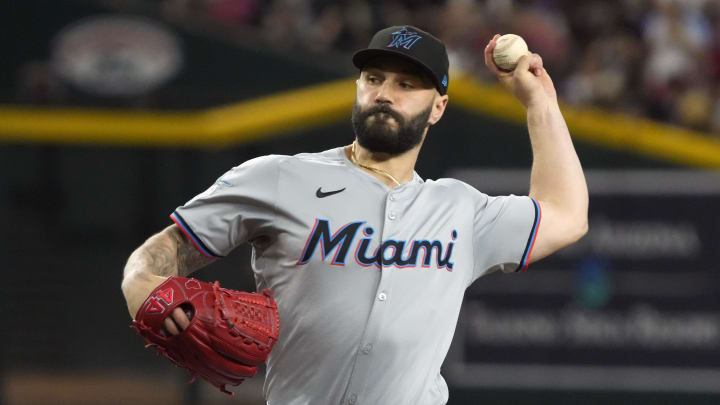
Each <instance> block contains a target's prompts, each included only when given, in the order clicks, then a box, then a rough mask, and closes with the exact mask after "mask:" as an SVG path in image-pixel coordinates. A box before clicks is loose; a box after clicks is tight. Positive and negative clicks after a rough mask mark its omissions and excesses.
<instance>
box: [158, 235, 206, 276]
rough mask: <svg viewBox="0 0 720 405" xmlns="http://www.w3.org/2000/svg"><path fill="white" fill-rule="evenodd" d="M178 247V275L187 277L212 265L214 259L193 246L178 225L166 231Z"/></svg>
mask: <svg viewBox="0 0 720 405" xmlns="http://www.w3.org/2000/svg"><path fill="white" fill-rule="evenodd" d="M166 232H168V233H169V234H170V235H171V236H172V238H173V239H174V240H175V243H176V245H177V254H176V258H177V259H176V262H177V271H178V275H179V276H182V277H185V276H187V275H188V274H190V273H192V272H194V271H195V270H198V269H200V268H202V267H205V266H207V265H208V264H210V263H212V262H213V261H214V259H212V258H209V257H206V256H204V255H203V254H202V253H200V251H199V250H198V249H197V248H196V247H195V246H193V244H192V243H191V242H190V240H188V238H187V237H186V236H185V235H183V233H182V232H181V231H180V229H179V228H178V227H177V225H172V226H170V227H168V228H167V229H166Z"/></svg>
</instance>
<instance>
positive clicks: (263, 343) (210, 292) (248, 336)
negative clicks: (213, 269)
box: [131, 277, 280, 395]
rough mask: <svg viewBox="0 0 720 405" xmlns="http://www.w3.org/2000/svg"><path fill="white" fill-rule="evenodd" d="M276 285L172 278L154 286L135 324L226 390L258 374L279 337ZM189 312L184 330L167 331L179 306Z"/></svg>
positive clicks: (152, 343)
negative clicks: (248, 286)
mask: <svg viewBox="0 0 720 405" xmlns="http://www.w3.org/2000/svg"><path fill="white" fill-rule="evenodd" d="M272 294H273V292H272V291H271V290H264V291H263V292H262V293H260V294H259V293H248V292H244V291H235V290H228V289H225V288H221V287H220V283H218V282H217V281H216V282H215V283H213V284H210V283H206V282H203V281H199V280H196V279H194V278H184V277H170V278H168V279H167V280H166V281H164V282H163V283H162V284H160V285H159V286H158V287H157V288H155V289H154V290H153V292H152V293H150V295H149V296H148V298H147V299H146V300H145V302H144V303H143V304H142V306H141V307H140V309H139V310H138V313H137V315H136V316H135V320H133V323H132V325H131V327H132V328H134V329H135V331H137V333H138V334H139V335H140V336H142V337H143V338H144V339H145V341H146V342H147V343H148V344H147V345H146V346H145V347H155V348H156V349H157V351H158V354H162V355H164V356H165V357H167V358H169V359H170V361H172V362H173V363H174V364H175V365H177V366H179V367H184V368H186V369H188V370H190V373H192V374H193V379H192V380H190V382H193V381H195V377H197V376H200V377H202V378H203V379H205V380H206V381H208V382H209V383H210V384H212V385H214V386H216V387H218V388H219V389H220V390H221V391H223V392H225V393H228V394H231V395H232V393H231V392H230V391H228V390H227V389H226V388H225V385H226V384H230V385H239V384H240V383H241V382H243V380H244V379H246V378H250V377H253V376H254V375H255V373H256V372H257V369H258V365H260V364H262V363H264V362H265V360H266V359H267V357H268V355H269V354H270V350H271V349H272V347H273V345H274V344H275V342H276V341H277V338H278V333H279V327H280V320H279V317H278V310H277V305H276V304H275V300H273V298H272ZM177 307H180V308H182V309H183V311H185V312H186V313H189V315H190V316H189V318H190V325H189V326H188V327H187V328H186V329H185V330H183V331H182V332H181V333H180V334H179V335H175V336H169V337H168V334H167V333H165V332H164V328H163V321H164V319H165V318H166V317H167V316H168V315H170V313H171V312H172V311H173V309H175V308H177Z"/></svg>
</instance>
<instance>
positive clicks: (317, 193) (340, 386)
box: [171, 148, 541, 405]
mask: <svg viewBox="0 0 720 405" xmlns="http://www.w3.org/2000/svg"><path fill="white" fill-rule="evenodd" d="M540 216H541V215H540V207H539V206H538V204H537V203H536V202H535V201H534V200H532V199H531V198H529V197H520V196H514V195H510V196H504V197H489V196H487V195H485V194H483V193H481V192H479V191H477V190H475V189H474V188H472V187H470V186H469V185H467V184H465V183H463V182H461V181H458V180H454V179H440V180H437V181H433V180H427V181H423V180H422V179H421V178H420V176H418V175H417V173H415V174H414V179H413V180H412V181H410V182H409V183H406V184H403V185H401V186H398V187H396V188H394V189H392V190H390V189H388V187H387V186H385V185H384V184H383V183H382V182H380V181H379V180H378V179H376V178H375V177H373V176H371V175H370V174H368V173H366V172H364V171H363V170H361V169H360V168H358V167H356V166H355V165H353V164H352V163H351V162H350V161H349V160H348V159H347V158H346V156H345V153H344V151H343V148H336V149H331V150H328V151H325V152H322V153H307V154H299V155H296V156H276V155H273V156H265V157H260V158H257V159H253V160H250V161H248V162H245V163H244V164H242V165H240V166H237V167H235V168H233V169H232V170H230V171H229V172H227V173H226V174H225V175H223V176H222V177H221V178H220V179H219V180H218V181H217V182H216V183H215V184H214V185H212V186H211V187H210V188H209V189H208V190H207V191H205V192H204V193H202V194H200V195H198V196H197V197H195V198H193V199H192V200H190V201H189V202H188V203H187V204H185V205H184V206H182V207H179V208H178V209H177V210H176V211H175V212H174V213H173V214H172V215H171V217H172V219H173V220H174V221H175V222H176V223H177V224H178V226H180V228H182V229H183V231H184V232H185V233H186V235H187V236H188V238H190V240H192V241H193V243H194V244H195V245H196V246H197V247H198V249H200V250H201V251H202V252H203V253H205V254H206V255H208V256H213V257H222V256H224V255H226V254H228V253H229V252H230V251H231V250H233V249H234V248H235V247H236V246H238V245H240V244H242V243H244V242H249V243H250V244H251V245H252V247H253V254H252V268H253V271H254V275H255V280H256V283H257V288H258V289H264V288H270V289H272V290H275V298H276V300H277V303H278V307H279V313H280V325H281V327H280V337H279V339H278V341H277V344H276V345H275V347H274V349H273V351H272V352H271V354H270V358H269V359H268V366H267V376H266V381H265V387H264V394H265V398H266V400H267V402H268V404H269V405H310V404H312V405H317V404H350V405H354V404H414V405H440V404H444V403H446V402H447V400H448V388H447V385H446V383H445V380H444V379H443V377H442V376H441V375H440V366H441V365H442V362H443V360H444V358H445V356H446V354H447V351H448V349H449V347H450V342H451V340H452V337H453V334H454V332H455V325H456V323H457V318H458V315H459V312H460V305H461V303H462V299H463V294H464V292H465V289H466V288H467V287H468V286H469V285H470V284H471V283H472V282H473V281H474V280H476V279H477V278H478V277H480V276H482V275H484V274H487V273H490V272H493V271H496V270H502V271H505V272H511V271H517V270H519V269H522V268H524V267H525V266H526V264H527V261H528V258H529V256H530V252H531V250H532V245H533V242H534V240H535V234H536V231H537V229H538V225H539V221H540Z"/></svg>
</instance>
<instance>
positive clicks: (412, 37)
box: [387, 27, 422, 49]
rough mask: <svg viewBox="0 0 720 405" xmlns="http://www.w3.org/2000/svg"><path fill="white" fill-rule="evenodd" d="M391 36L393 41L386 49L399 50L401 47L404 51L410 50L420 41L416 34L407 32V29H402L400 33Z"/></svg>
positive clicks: (396, 32)
mask: <svg viewBox="0 0 720 405" xmlns="http://www.w3.org/2000/svg"><path fill="white" fill-rule="evenodd" d="M391 35H392V38H393V39H392V41H390V43H389V44H388V46H387V47H388V48H400V47H401V46H402V47H403V48H405V49H410V48H412V46H413V45H415V43H416V42H417V41H419V40H421V39H422V37H421V36H420V35H418V33H417V32H412V31H408V29H407V27H403V28H402V29H401V30H400V31H395V32H393V33H392V34H391Z"/></svg>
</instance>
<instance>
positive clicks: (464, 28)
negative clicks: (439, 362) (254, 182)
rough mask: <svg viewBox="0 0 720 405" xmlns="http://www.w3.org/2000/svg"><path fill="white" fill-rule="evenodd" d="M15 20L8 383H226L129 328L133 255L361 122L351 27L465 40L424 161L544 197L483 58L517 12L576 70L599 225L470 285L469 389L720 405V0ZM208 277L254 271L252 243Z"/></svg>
mask: <svg viewBox="0 0 720 405" xmlns="http://www.w3.org/2000/svg"><path fill="white" fill-rule="evenodd" d="M0 14H1V15H0V22H2V26H3V27H4V28H5V34H4V35H3V36H2V37H1V38H0V41H2V44H3V57H2V63H0V72H1V74H0V170H2V175H1V176H0V228H1V229H2V230H3V232H2V238H3V239H2V243H0V257H2V261H1V262H0V266H2V267H0V269H1V270H2V274H3V280H2V282H1V283H0V304H1V308H2V319H1V320H2V323H1V324H2V325H3V326H2V332H1V334H0V336H1V337H2V345H1V346H0V403H3V404H145V403H148V404H149V403H153V404H188V405H191V404H200V403H202V404H230V403H241V404H262V403H263V401H262V396H261V386H262V378H256V379H254V380H251V381H248V382H246V383H245V384H243V385H242V386H240V387H239V388H238V389H237V397H235V398H229V397H226V396H224V395H222V394H220V393H218V392H216V390H214V389H210V388H209V386H208V385H207V384H204V383H196V384H192V385H188V384H186V381H187V380H188V376H187V373H185V372H184V371H183V370H179V369H176V368H173V367H171V366H170V365H169V363H168V362H167V361H165V360H163V359H161V358H158V357H156V356H155V355H154V354H153V353H151V351H149V350H142V349H141V347H142V346H141V340H140V338H139V337H137V336H136V335H135V334H134V332H133V331H132V330H130V329H129V328H128V323H129V317H128V314H127V310H126V308H125V305H124V300H123V298H122V295H121V292H120V279H121V275H122V268H123V265H124V262H125V260H126V258H127V256H128V255H129V254H130V252H131V251H132V250H133V249H134V248H135V247H136V246H138V245H139V244H140V243H141V242H142V241H143V240H144V239H145V238H146V237H148V236H149V235H151V234H152V233H154V232H156V231H158V230H160V229H161V228H163V227H164V226H166V225H168V224H169V219H168V215H169V213H170V212H171V211H172V210H173V209H174V208H175V207H176V206H178V205H180V204H182V203H184V202H185V201H186V200H188V199H189V198H191V197H192V196H194V195H195V194H197V193H199V192H200V191H202V190H204V189H205V188H206V187H207V186H208V185H210V184H212V182H213V181H214V180H215V179H216V178H217V177H218V176H219V175H220V174H222V173H223V172H224V171H225V170H227V169H228V168H230V167H231V166H234V165H237V164H239V163H240V162H242V161H245V160H247V159H250V158H252V157H255V156H259V155H264V154H270V153H277V154H295V153H299V152H305V151H320V150H324V149H328V148H330V147H334V146H337V145H340V144H346V143H349V142H350V141H351V139H352V129H351V126H350V122H349V121H350V120H349V117H350V107H351V105H352V100H353V94H354V93H353V91H354V90H353V86H354V83H353V80H354V79H353V77H354V75H356V73H357V72H356V71H355V70H354V68H353V67H352V64H351V62H350V57H349V56H350V54H351V52H352V51H353V50H354V49H357V48H360V47H363V46H365V45H366V43H367V41H368V40H369V38H370V36H371V35H372V33H373V32H375V31H376V30H377V29H379V28H381V27H384V26H388V25H394V24H407V23H409V24H414V25H417V26H420V27H422V28H424V29H427V30H429V31H431V32H434V33H436V35H438V36H439V37H440V38H442V39H443V40H445V41H446V43H447V45H448V47H449V51H450V54H451V67H452V68H453V69H454V70H453V72H452V74H451V79H450V93H449V94H450V107H449V109H448V111H447V113H446V116H445V118H444V119H443V120H442V121H441V122H440V123H439V124H438V125H437V126H436V127H434V128H433V130H432V131H431V132H430V135H429V138H428V140H427V142H426V146H425V148H424V151H423V153H422V154H421V158H420V161H419V164H418V168H417V171H418V172H419V173H420V175H421V176H423V177H426V178H438V177H447V176H453V177H458V178H461V179H463V180H465V181H467V182H469V183H471V184H473V185H475V186H476V187H478V188H479V189H480V190H482V191H485V192H487V193H490V194H506V193H516V194H517V193H520V194H525V193H526V192H527V186H528V175H529V167H530V161H531V154H530V148H529V144H528V140H527V133H526V132H527V130H526V128H525V126H524V116H523V111H522V108H521V107H520V106H519V105H518V104H517V103H516V102H514V101H513V100H512V98H511V97H510V96H508V95H507V94H505V93H504V92H503V91H502V90H500V89H498V87H497V86H496V84H495V83H494V80H493V78H491V77H489V75H488V72H487V71H486V69H485V68H484V66H483V63H482V49H483V48H484V46H485V44H486V42H487V41H488V39H489V38H490V37H491V35H492V34H493V33H495V32H500V33H508V32H513V33H517V34H520V35H522V36H523V37H525V38H526V40H527V42H528V43H529V45H530V48H531V49H532V50H534V51H536V52H538V53H540V54H541V55H542V56H543V58H544V60H545V65H546V66H547V68H548V70H549V71H550V73H551V75H552V76H553V78H554V80H555V83H556V86H557V88H558V91H559V94H560V96H561V99H562V101H563V103H564V105H563V108H564V113H565V116H566V118H567V121H568V124H569V126H570V129H571V132H572V134H573V136H574V139H575V142H576V147H577V149H578V153H579V155H580V158H581V160H582V162H583V164H584V167H585V169H586V172H587V176H588V181H589V186H590V192H591V214H590V223H591V225H590V233H589V234H588V235H587V236H586V237H585V238H584V239H583V240H582V241H581V242H580V243H579V244H577V245H576V246H574V247H571V248H569V249H566V250H565V251H562V252H560V253H559V254H557V255H556V256H554V257H553V258H550V259H547V260H545V261H543V262H540V263H537V264H535V265H533V266H531V269H530V271H529V272H528V273H526V274H522V275H509V276H501V275H491V276H488V277H486V278H483V279H480V280H479V281H478V282H476V283H475V285H473V286H472V287H471V288H470V289H469V290H468V292H467V294H466V303H465V306H464V309H463V313H462V314H461V319H460V322H459V324H458V329H457V332H456V336H455V341H454V343H453V347H452V349H451V353H450V355H449V356H448V359H447V361H446V364H445V366H444V375H445V376H446V378H447V380H448V382H449V384H450V386H451V394H450V404H453V405H455V404H478V403H485V404H507V403H512V404H545V403H547V404H605V403H619V404H623V403H627V404H717V403H720V264H718V263H720V249H719V247H720V236H718V233H717V228H718V226H719V225H720V216H718V214H717V207H718V206H720V173H719V172H718V169H720V2H718V1H716V0H610V1H607V0H605V1H600V0H586V1H571V0H524V1H523V0H477V1H473V0H423V1H409V0H407V1H380V0H345V1H323V0H314V1H311V0H267V1H262V0H62V1H49V0H46V1H43V0H23V1H20V0H10V1H9V2H5V3H4V6H3V12H2V13H0ZM198 277H200V278H203V279H206V280H214V279H220V280H223V281H224V284H226V285H227V286H229V287H233V288H252V275H251V271H250V269H249V264H248V250H247V249H238V251H237V252H235V253H234V254H233V255H232V256H231V257H229V258H227V259H226V260H223V261H222V262H220V263H217V264H215V265H213V266H211V267H210V268H208V269H204V270H202V271H200V272H199V273H198Z"/></svg>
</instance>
